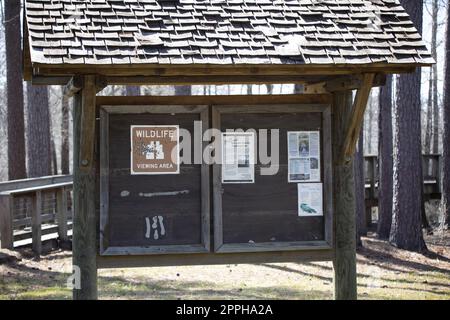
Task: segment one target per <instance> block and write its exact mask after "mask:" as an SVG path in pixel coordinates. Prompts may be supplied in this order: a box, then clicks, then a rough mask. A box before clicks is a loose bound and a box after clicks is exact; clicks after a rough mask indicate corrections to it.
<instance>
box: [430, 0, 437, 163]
mask: <svg viewBox="0 0 450 320" xmlns="http://www.w3.org/2000/svg"><path fill="white" fill-rule="evenodd" d="M438 14H439V3H438V0H433V12H432V31H431V36H432V38H431V54H432V56H433V58H434V59H435V60H437V33H438V29H437V28H438V23H439V22H438ZM432 70H433V78H432V84H433V85H432V93H433V145H432V152H433V153H434V154H437V153H439V103H438V69H437V64H434V65H433V67H432ZM430 147H431V146H430Z"/></svg>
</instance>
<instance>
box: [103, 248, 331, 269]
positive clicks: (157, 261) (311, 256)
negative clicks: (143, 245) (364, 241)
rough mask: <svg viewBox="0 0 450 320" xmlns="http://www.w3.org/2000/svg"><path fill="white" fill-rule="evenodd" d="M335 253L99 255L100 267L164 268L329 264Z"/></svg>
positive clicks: (313, 251) (317, 251) (325, 251)
mask: <svg viewBox="0 0 450 320" xmlns="http://www.w3.org/2000/svg"><path fill="white" fill-rule="evenodd" d="M332 257H333V251H332V250H310V251H300V252H299V251H274V252H254V253H207V254H201V253H200V254H199V253H192V254H184V255H153V256H99V257H97V261H98V267H99V268H101V269H107V268H139V267H163V266H196V265H222V264H260V263H288V262H293V263H299V262H308V261H329V260H331V259H332Z"/></svg>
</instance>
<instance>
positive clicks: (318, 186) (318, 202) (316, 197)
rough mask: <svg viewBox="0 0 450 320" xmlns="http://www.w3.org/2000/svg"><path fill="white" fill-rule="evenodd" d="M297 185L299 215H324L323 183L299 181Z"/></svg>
mask: <svg viewBox="0 0 450 320" xmlns="http://www.w3.org/2000/svg"><path fill="white" fill-rule="evenodd" d="M297 186H298V215H299V217H314V216H323V185H322V183H299V184H298V185H297Z"/></svg>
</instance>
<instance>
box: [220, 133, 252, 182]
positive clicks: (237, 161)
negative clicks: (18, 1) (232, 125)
mask: <svg viewBox="0 0 450 320" xmlns="http://www.w3.org/2000/svg"><path fill="white" fill-rule="evenodd" d="M254 182H255V134H254V133H253V132H245V133H244V132H226V133H222V183H254Z"/></svg>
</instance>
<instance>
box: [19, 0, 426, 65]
mask: <svg viewBox="0 0 450 320" xmlns="http://www.w3.org/2000/svg"><path fill="white" fill-rule="evenodd" d="M25 3H26V21H27V26H28V28H27V31H28V36H29V38H28V41H29V46H30V55H31V62H32V63H33V64H34V63H37V64H46V65H52V64H58V65H61V64H88V65H112V64H116V65H117V64H165V65H167V64H171V65H183V64H223V65H232V64H258V65H265V64H268V65H278V64H305V65H324V64H327V65H341V64H342V65H350V64H351V65H355V64H356V65H357V64H374V63H385V64H386V63H387V64H411V65H427V64H430V63H433V59H432V57H431V54H430V52H429V50H428V49H427V48H426V45H425V43H424V42H423V40H422V39H421V36H420V35H419V33H418V32H417V30H416V29H415V28H414V26H413V24H412V22H411V21H410V19H409V16H408V15H407V13H406V12H405V10H404V9H403V8H402V7H401V5H400V4H399V2H398V0H275V1H272V0H172V1H170V0H26V1H25Z"/></svg>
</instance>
